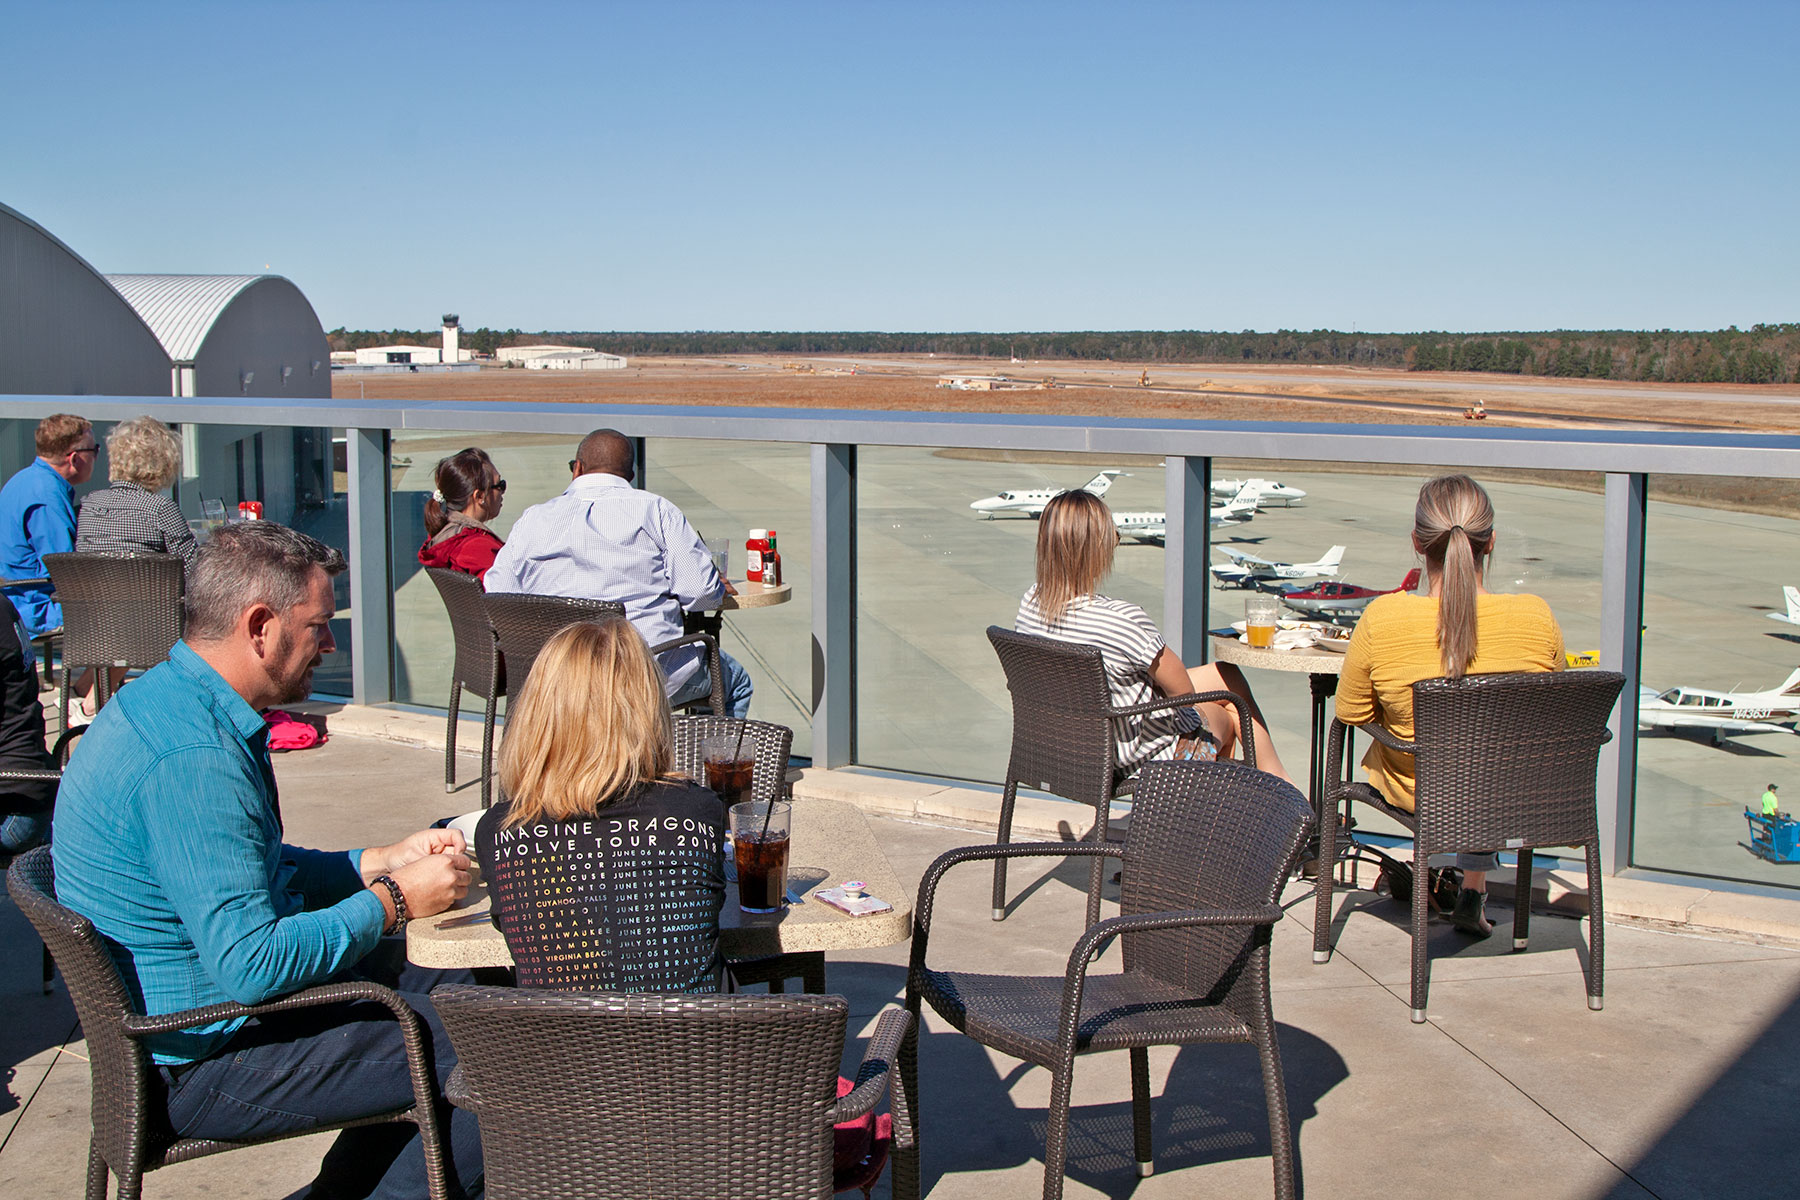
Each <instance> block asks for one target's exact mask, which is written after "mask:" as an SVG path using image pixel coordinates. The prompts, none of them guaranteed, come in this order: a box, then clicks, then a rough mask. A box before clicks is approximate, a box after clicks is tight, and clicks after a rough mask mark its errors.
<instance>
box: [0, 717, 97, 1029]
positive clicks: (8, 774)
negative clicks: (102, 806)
mask: <svg viewBox="0 0 1800 1200" xmlns="http://www.w3.org/2000/svg"><path fill="white" fill-rule="evenodd" d="M87 728H88V727H87V726H86V725H77V726H76V727H75V728H73V729H68V730H64V731H63V732H62V733H61V734H60V735H58V736H57V739H56V744H55V745H54V746H52V747H51V748H50V753H49V756H48V757H49V759H50V761H52V762H57V763H67V762H68V761H69V744H70V743H71V742H73V741H74V740H75V739H76V738H78V737H80V736H81V735H82V734H84V733H86V732H87ZM38 731H39V733H40V735H41V734H42V731H43V718H42V717H41V716H40V717H39V718H38ZM61 778H62V768H61V767H55V768H50V767H45V768H43V769H39V768H35V767H0V779H21V780H52V779H56V780H60V779H61ZM51 804H52V807H54V804H55V801H54V799H52V801H51ZM32 849H35V847H27V848H26V849H25V850H21V851H20V852H19V853H18V854H17V855H12V854H8V853H6V852H5V851H4V850H0V871H5V870H6V869H7V868H9V867H11V866H12V862H13V859H14V858H15V857H23V856H24V855H25V854H28V853H30V851H31V850H32ZM55 978H56V960H55V958H54V957H53V956H52V955H51V953H50V943H49V942H45V943H44V954H43V987H44V995H46V996H48V995H49V994H50V983H51V981H52V980H54V979H55Z"/></svg>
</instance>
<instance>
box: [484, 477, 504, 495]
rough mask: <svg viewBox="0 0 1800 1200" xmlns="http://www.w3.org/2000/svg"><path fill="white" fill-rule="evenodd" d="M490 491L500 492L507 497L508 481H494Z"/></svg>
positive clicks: (489, 488)
mask: <svg viewBox="0 0 1800 1200" xmlns="http://www.w3.org/2000/svg"><path fill="white" fill-rule="evenodd" d="M488 491H490V492H499V493H500V494H501V495H502V496H504V495H506V480H504V479H496V480H494V482H493V483H492V485H490V486H489V487H488Z"/></svg>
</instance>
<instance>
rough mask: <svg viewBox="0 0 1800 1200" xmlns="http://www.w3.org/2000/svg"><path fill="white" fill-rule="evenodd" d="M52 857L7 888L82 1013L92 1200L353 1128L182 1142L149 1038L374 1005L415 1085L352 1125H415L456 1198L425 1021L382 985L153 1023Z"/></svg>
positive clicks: (429, 1161) (26, 858)
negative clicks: (111, 1184)
mask: <svg viewBox="0 0 1800 1200" xmlns="http://www.w3.org/2000/svg"><path fill="white" fill-rule="evenodd" d="M51 850H52V847H50V846H40V847H38V848H37V849H36V850H32V851H30V852H28V853H26V854H24V855H21V856H20V857H19V858H17V859H16V860H14V862H13V864H12V868H11V869H10V870H8V871H7V873H6V889H7V891H8V892H9V893H11V895H12V898H13V902H14V903H15V904H17V905H18V906H19V908H20V910H21V911H23V912H24V914H25V916H26V919H28V920H29V921H30V922H31V924H32V925H33V926H34V927H35V928H36V929H37V931H38V936H40V937H42V938H43V939H44V945H45V946H47V947H49V949H50V952H51V953H52V954H54V955H55V956H56V961H57V964H58V965H59V966H61V968H62V973H63V979H64V980H65V981H66V982H67V983H68V985H69V998H70V999H71V1000H73V1001H74V1003H75V1013H76V1015H77V1016H78V1017H80V1019H81V1032H82V1036H83V1037H85V1038H86V1039H87V1052H88V1070H89V1073H90V1074H91V1076H92V1085H93V1110H92V1117H93V1137H92V1140H91V1141H90V1143H89V1145H88V1170H87V1196H88V1200H105V1198H106V1181H107V1177H108V1175H109V1173H110V1174H116V1175H117V1176H118V1177H119V1192H118V1194H119V1195H120V1196H121V1197H135V1196H137V1195H139V1188H140V1187H141V1186H142V1183H143V1176H144V1173H145V1172H146V1171H154V1170H156V1169H157V1168H159V1167H166V1166H169V1165H170V1164H172V1163H178V1162H186V1161H187V1160H188V1159H192V1158H203V1157H205V1156H206V1155H209V1154H218V1153H220V1152H222V1151H225V1150H237V1149H240V1148H242V1147H246V1146H254V1145H261V1144H263V1143H264V1142H271V1141H280V1140H283V1137H293V1136H299V1135H300V1134H301V1133H305V1134H310V1133H317V1132H319V1131H320V1129H332V1128H347V1127H348V1126H319V1127H315V1128H312V1129H306V1130H301V1131H299V1133H296V1134H287V1135H283V1136H282V1137H274V1138H264V1139H259V1140H257V1141H246V1142H220V1141H212V1140H209V1139H205V1138H179V1137H175V1136H174V1135H173V1134H170V1133H168V1132H167V1131H166V1127H167V1124H168V1122H167V1118H166V1117H165V1115H164V1114H163V1113H162V1112H160V1111H159V1110H158V1104H157V1101H156V1100H155V1097H156V1096H157V1095H158V1094H159V1088H158V1087H156V1086H153V1080H154V1079H155V1076H156V1068H155V1066H154V1065H153V1064H152V1063H151V1061H150V1053H149V1051H147V1050H146V1049H145V1048H144V1044H143V1041H142V1039H143V1038H145V1037H147V1036H149V1035H151V1034H155V1033H169V1032H173V1031H175V1030H178V1029H191V1028H195V1027H198V1026H202V1025H211V1024H214V1023H216V1022H219V1021H224V1020H228V1019H230V1018H232V1017H248V1016H255V1015H256V1014H258V1013H267V1012H281V1011H285V1010H288V1009H294V1008H305V1007H310V1006H314V1005H321V1004H341V1003H343V1002H345V1001H349V1000H373V1001H375V1002H377V1003H380V1004H385V1005H386V1006H387V1007H388V1008H389V1009H391V1010H392V1011H393V1014H394V1020H395V1021H397V1022H398V1023H399V1025H400V1032H401V1037H402V1039H403V1040H404V1042H405V1044H406V1058H407V1063H408V1065H409V1067H410V1068H411V1072H412V1083H413V1103H412V1105H411V1106H410V1107H408V1108H404V1109H399V1110H396V1111H394V1112H391V1113H385V1114H382V1115H381V1116H378V1117H373V1118H370V1119H367V1120H362V1121H353V1122H350V1123H349V1124H351V1125H373V1124H378V1123H386V1122H395V1121H404V1122H410V1123H411V1124H414V1125H417V1126H418V1127H419V1136H420V1138H421V1140H422V1141H423V1143H424V1150H425V1174H426V1181H427V1184H428V1186H429V1189H430V1194H431V1195H432V1196H433V1197H434V1198H436V1197H443V1196H447V1195H448V1194H449V1188H448V1186H447V1183H446V1176H445V1164H444V1153H443V1143H442V1140H441V1137H440V1134H439V1130H438V1117H437V1109H436V1106H435V1093H436V1088H435V1086H434V1083H433V1079H432V1072H431V1059H430V1057H429V1054H428V1051H427V1046H426V1042H425V1034H424V1025H423V1023H422V1022H421V1021H420V1020H419V1017H418V1014H417V1013H415V1012H413V1010H412V1009H411V1008H409V1007H407V1004H406V1001H404V1000H402V999H401V998H400V997H399V996H398V995H396V994H395V993H393V992H392V991H390V990H388V989H387V988H384V987H381V986H380V985H378V984H373V983H333V984H326V985H324V986H323V987H315V988H307V989H306V990H304V991H299V992H295V993H293V994H292V995H288V996H283V997H281V998H279V999H277V1000H271V1001H269V1002H267V1003H266V1004H249V1005H245V1004H213V1005H208V1006H207V1007H205V1008H191V1009H186V1010H183V1011H181V1012H173V1013H167V1014H164V1015H161V1016H155V1017H146V1016H144V1015H143V1014H142V1013H139V1012H138V1011H137V1010H136V1009H135V1008H134V1007H133V1006H132V1003H131V997H130V994H129V993H127V992H126V990H125V981H124V980H123V979H121V978H120V977H119V972H118V968H116V967H115V966H114V965H113V960H112V956H111V954H110V953H108V951H107V948H106V942H105V940H104V939H103V938H102V937H101V936H100V933H99V931H98V930H96V929H95V928H94V926H93V923H92V922H90V921H88V920H87V919H86V918H85V917H80V916H77V915H76V914H75V913H73V912H70V911H69V910H68V909H66V908H64V907H63V906H62V905H60V904H58V903H57V902H56V873H55V868H54V866H53V864H52V861H51Z"/></svg>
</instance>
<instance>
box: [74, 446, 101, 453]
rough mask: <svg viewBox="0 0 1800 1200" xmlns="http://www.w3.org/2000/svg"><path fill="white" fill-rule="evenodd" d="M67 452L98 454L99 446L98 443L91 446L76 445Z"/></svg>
mask: <svg viewBox="0 0 1800 1200" xmlns="http://www.w3.org/2000/svg"><path fill="white" fill-rule="evenodd" d="M69 453H70V454H98V453H100V447H99V445H98V444H95V445H92V446H77V447H75V448H74V449H73V450H71V451H69Z"/></svg>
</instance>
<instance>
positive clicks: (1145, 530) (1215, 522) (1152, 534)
mask: <svg viewBox="0 0 1800 1200" xmlns="http://www.w3.org/2000/svg"><path fill="white" fill-rule="evenodd" d="M1248 492H1249V489H1248V488H1244V489H1242V490H1241V491H1239V493H1238V494H1237V495H1236V496H1235V497H1233V498H1232V500H1231V502H1230V503H1229V504H1216V505H1214V506H1213V507H1212V508H1210V509H1208V510H1207V514H1206V521H1207V524H1208V525H1209V526H1210V527H1211V528H1213V529H1217V528H1219V527H1220V526H1221V525H1235V524H1237V523H1238V522H1240V521H1248V520H1249V519H1250V518H1251V517H1254V516H1255V515H1256V501H1255V499H1253V498H1251V497H1250V496H1249V495H1248ZM1113 524H1114V525H1116V526H1118V528H1119V536H1120V537H1121V538H1131V539H1133V540H1135V541H1139V542H1160V541H1163V540H1164V539H1165V537H1166V536H1167V534H1168V526H1169V514H1168V513H1166V512H1135V513H1127V512H1116V513H1114V514H1113Z"/></svg>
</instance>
